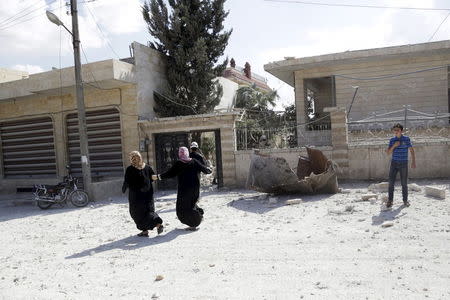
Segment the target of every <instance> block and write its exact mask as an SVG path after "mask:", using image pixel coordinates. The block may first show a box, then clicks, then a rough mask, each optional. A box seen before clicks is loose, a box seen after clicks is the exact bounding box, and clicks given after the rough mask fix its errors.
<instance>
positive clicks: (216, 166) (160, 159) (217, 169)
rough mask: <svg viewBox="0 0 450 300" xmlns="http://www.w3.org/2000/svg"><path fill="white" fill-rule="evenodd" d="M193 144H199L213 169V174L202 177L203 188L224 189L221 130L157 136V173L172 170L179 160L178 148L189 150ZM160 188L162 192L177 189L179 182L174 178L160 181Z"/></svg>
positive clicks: (159, 134)
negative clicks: (215, 187)
mask: <svg viewBox="0 0 450 300" xmlns="http://www.w3.org/2000/svg"><path fill="white" fill-rule="evenodd" d="M192 142H197V144H198V146H199V150H200V152H201V154H202V155H203V156H204V158H205V160H206V161H207V163H208V164H210V167H212V169H213V173H212V174H210V175H205V174H202V175H201V176H202V177H201V180H200V183H201V186H202V187H211V186H216V185H217V187H219V188H220V187H223V170H222V148H221V139H220V129H213V130H201V131H190V132H173V133H158V134H155V151H156V152H155V153H156V170H157V173H163V172H165V171H167V170H168V169H170V167H172V165H173V164H174V163H175V161H176V160H177V159H178V148H180V147H182V146H185V147H188V148H189V146H190V144H191V143H192ZM158 188H159V189H162V190H173V189H176V188H177V180H176V178H172V179H167V180H163V181H158Z"/></svg>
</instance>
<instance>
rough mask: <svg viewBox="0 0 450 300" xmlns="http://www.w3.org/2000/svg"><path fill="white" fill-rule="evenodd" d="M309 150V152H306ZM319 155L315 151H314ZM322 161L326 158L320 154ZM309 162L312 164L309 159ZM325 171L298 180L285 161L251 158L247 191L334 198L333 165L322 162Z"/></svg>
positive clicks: (275, 158) (335, 173)
mask: <svg viewBox="0 0 450 300" xmlns="http://www.w3.org/2000/svg"><path fill="white" fill-rule="evenodd" d="M308 149H309V148H308ZM315 151H318V153H319V152H320V151H319V150H315ZM319 154H321V155H322V156H323V157H324V158H325V159H326V157H325V156H324V155H323V153H322V152H320V153H319ZM311 162H315V160H314V159H313V158H311ZM324 168H325V171H323V172H321V173H318V174H316V173H314V172H312V173H310V175H309V176H306V177H304V178H302V179H300V178H299V176H298V175H297V174H296V173H294V171H293V170H292V169H291V167H290V166H289V164H288V162H287V161H286V159H284V158H282V157H270V156H267V155H259V154H253V155H252V157H251V162H250V169H249V173H248V177H247V184H246V185H247V188H249V189H252V190H255V191H259V192H264V193H271V194H278V195H279V194H336V193H337V192H338V182H337V171H336V170H337V165H336V164H335V163H334V162H332V161H331V160H328V159H327V160H326V161H325V166H324Z"/></svg>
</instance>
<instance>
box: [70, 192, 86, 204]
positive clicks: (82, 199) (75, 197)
mask: <svg viewBox="0 0 450 300" xmlns="http://www.w3.org/2000/svg"><path fill="white" fill-rule="evenodd" d="M69 197H70V202H72V204H73V205H74V206H76V207H83V206H86V205H87V204H88V203H89V196H88V194H87V193H86V192H85V191H81V190H77V191H74V192H73V193H71V194H70V196H69Z"/></svg>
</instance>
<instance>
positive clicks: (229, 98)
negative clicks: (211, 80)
mask: <svg viewBox="0 0 450 300" xmlns="http://www.w3.org/2000/svg"><path fill="white" fill-rule="evenodd" d="M217 80H218V81H219V83H220V85H221V86H222V88H223V95H222V99H221V100H220V103H219V105H217V106H216V107H215V108H214V110H216V111H231V109H232V108H233V105H234V98H235V96H236V92H237V90H238V88H239V84H237V83H236V82H234V81H231V80H230V79H227V78H225V77H218V78H217Z"/></svg>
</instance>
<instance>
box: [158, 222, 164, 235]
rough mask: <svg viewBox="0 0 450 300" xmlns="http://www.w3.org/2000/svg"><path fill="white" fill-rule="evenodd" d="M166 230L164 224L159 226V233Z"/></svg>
mask: <svg viewBox="0 0 450 300" xmlns="http://www.w3.org/2000/svg"><path fill="white" fill-rule="evenodd" d="M163 231H164V226H163V225H162V224H161V226H159V227H158V234H161V233H162V232H163Z"/></svg>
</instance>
